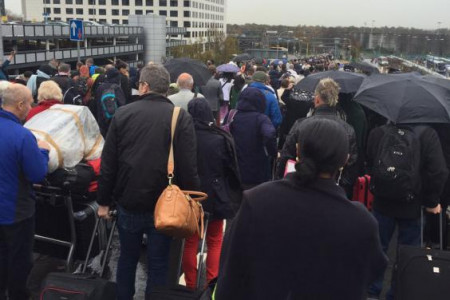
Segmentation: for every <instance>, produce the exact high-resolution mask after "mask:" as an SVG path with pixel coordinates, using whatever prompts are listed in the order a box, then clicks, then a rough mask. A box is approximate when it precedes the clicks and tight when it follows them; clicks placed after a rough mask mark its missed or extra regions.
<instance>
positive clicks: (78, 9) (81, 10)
mask: <svg viewBox="0 0 450 300" xmlns="http://www.w3.org/2000/svg"><path fill="white" fill-rule="evenodd" d="M75 13H76V14H77V15H78V16H80V17H81V15H82V14H84V12H83V9H82V8H77V9H76V11H75Z"/></svg>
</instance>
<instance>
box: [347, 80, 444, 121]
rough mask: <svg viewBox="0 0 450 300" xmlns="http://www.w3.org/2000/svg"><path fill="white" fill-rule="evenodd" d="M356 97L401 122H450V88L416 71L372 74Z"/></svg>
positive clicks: (381, 113) (358, 100)
mask: <svg viewBox="0 0 450 300" xmlns="http://www.w3.org/2000/svg"><path fill="white" fill-rule="evenodd" d="M355 100H356V101H357V102H359V103H361V104H362V105H364V106H366V107H367V108H369V109H371V110H373V111H375V112H377V113H379V114H380V115H382V116H384V117H386V118H387V119H389V120H390V121H392V122H394V123H397V124H408V123H410V124H411V123H450V88H449V87H446V86H443V85H440V84H437V83H434V82H432V80H429V79H424V78H423V77H421V76H419V75H418V74H415V73H405V74H388V75H381V74H379V75H372V76H369V77H367V78H366V79H365V80H364V82H363V83H362V85H361V87H360V89H359V91H358V93H357V94H356V95H355Z"/></svg>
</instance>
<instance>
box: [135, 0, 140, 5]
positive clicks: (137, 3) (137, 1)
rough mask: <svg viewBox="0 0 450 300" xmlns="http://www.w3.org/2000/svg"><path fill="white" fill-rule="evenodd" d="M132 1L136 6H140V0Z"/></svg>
mask: <svg viewBox="0 0 450 300" xmlns="http://www.w3.org/2000/svg"><path fill="white" fill-rule="evenodd" d="M134 3H135V5H136V6H142V0H135V2H134Z"/></svg>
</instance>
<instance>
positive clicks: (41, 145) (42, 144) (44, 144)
mask: <svg viewBox="0 0 450 300" xmlns="http://www.w3.org/2000/svg"><path fill="white" fill-rule="evenodd" d="M37 144H38V147H39V148H41V149H45V150H47V151H50V145H49V143H47V142H46V141H43V140H39V141H38V142H37Z"/></svg>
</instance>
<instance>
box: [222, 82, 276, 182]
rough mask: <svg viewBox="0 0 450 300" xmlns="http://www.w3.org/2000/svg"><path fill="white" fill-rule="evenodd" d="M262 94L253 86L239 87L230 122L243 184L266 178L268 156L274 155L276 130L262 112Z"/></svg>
mask: <svg viewBox="0 0 450 300" xmlns="http://www.w3.org/2000/svg"><path fill="white" fill-rule="evenodd" d="M265 109H266V104H265V101H264V94H263V93H262V92H261V91H259V90H258V89H256V88H252V87H248V88H246V89H245V90H243V91H242V93H241V95H240V97H239V102H238V104H237V110H238V112H237V113H236V115H235V117H234V120H233V121H232V123H231V125H230V130H231V134H232V135H233V138H234V141H235V143H236V152H237V157H238V162H239V169H240V172H241V180H242V183H244V184H259V183H262V182H265V181H268V180H270V178H271V170H270V157H275V156H276V155H277V145H276V131H275V128H274V126H273V124H272V122H271V121H270V119H269V118H268V117H267V116H266V115H265V114H264V111H265Z"/></svg>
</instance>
